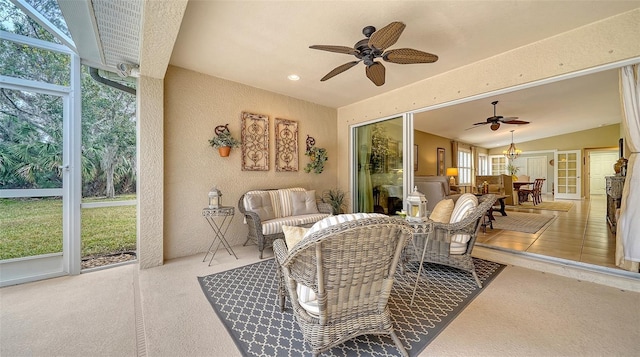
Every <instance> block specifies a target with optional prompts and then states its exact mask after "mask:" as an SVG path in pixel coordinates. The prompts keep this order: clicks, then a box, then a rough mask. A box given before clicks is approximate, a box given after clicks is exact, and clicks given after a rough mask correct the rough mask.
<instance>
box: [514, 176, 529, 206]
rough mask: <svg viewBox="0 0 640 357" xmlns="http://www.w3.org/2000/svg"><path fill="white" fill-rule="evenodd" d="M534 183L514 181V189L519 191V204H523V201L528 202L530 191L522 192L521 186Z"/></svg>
mask: <svg viewBox="0 0 640 357" xmlns="http://www.w3.org/2000/svg"><path fill="white" fill-rule="evenodd" d="M530 185H533V182H530V181H513V189H514V190H515V191H516V192H517V193H518V204H519V205H520V204H522V202H526V201H527V200H528V196H529V195H528V193H525V192H520V188H522V186H527V187H528V186H530Z"/></svg>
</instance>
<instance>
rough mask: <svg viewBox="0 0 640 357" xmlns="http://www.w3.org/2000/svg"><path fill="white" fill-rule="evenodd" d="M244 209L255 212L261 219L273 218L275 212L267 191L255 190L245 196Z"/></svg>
mask: <svg viewBox="0 0 640 357" xmlns="http://www.w3.org/2000/svg"><path fill="white" fill-rule="evenodd" d="M245 203H246V205H247V206H246V209H247V210H248V211H251V212H255V213H257V214H258V217H260V220H261V221H268V220H270V219H274V218H275V217H276V216H275V213H274V211H273V206H272V205H271V197H270V196H269V193H267V192H256V193H252V194H250V195H246V196H245Z"/></svg>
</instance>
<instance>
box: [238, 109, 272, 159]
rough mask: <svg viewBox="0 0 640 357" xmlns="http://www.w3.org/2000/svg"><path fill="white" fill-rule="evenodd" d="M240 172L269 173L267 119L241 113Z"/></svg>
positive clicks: (257, 115) (262, 116) (266, 117)
mask: <svg viewBox="0 0 640 357" xmlns="http://www.w3.org/2000/svg"><path fill="white" fill-rule="evenodd" d="M242 171H269V117H268V116H266V115H262V114H252V113H247V112H242Z"/></svg>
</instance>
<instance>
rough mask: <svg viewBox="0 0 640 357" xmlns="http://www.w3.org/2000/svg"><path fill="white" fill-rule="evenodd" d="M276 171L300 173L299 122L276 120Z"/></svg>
mask: <svg viewBox="0 0 640 357" xmlns="http://www.w3.org/2000/svg"><path fill="white" fill-rule="evenodd" d="M275 130H276V171H285V172H296V171H298V122H296V121H293V120H287V119H279V118H276V122H275Z"/></svg>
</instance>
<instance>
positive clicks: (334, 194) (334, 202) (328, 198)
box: [322, 188, 347, 214]
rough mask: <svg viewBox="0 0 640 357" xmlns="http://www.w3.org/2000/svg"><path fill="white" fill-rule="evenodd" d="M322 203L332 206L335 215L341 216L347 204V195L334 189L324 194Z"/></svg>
mask: <svg viewBox="0 0 640 357" xmlns="http://www.w3.org/2000/svg"><path fill="white" fill-rule="evenodd" d="M322 202H324V203H328V204H329V205H330V206H331V210H332V211H333V214H341V213H344V208H345V206H346V204H347V194H346V193H345V192H344V191H342V190H341V189H339V188H333V189H330V190H327V191H324V192H323V194H322Z"/></svg>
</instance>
